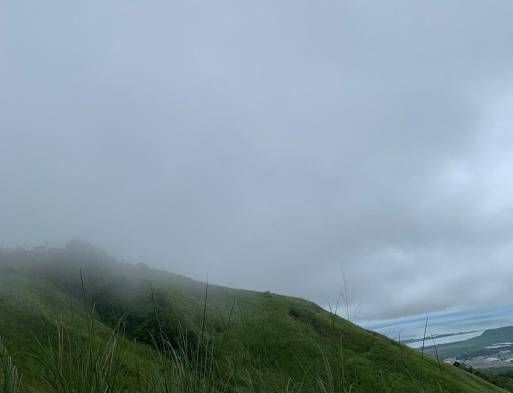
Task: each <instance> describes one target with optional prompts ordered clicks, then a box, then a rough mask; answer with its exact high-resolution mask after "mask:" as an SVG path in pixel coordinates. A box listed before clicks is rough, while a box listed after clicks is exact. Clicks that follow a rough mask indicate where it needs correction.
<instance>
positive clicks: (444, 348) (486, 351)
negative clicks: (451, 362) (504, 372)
mask: <svg viewBox="0 0 513 393" xmlns="http://www.w3.org/2000/svg"><path fill="white" fill-rule="evenodd" d="M507 342H512V343H513V326H507V327H501V328H498V329H490V330H486V331H485V332H484V333H483V334H482V335H480V336H478V337H473V338H470V339H468V340H463V341H457V342H453V343H448V344H441V345H437V348H436V349H437V352H438V355H439V356H440V358H441V359H444V358H457V359H472V358H475V357H478V356H496V355H497V354H498V352H500V351H501V350H512V349H513V346H510V347H501V348H486V347H490V346H494V344H499V343H507ZM425 350H426V352H428V353H431V354H433V355H434V354H435V350H434V347H433V346H430V347H426V349H425ZM511 357H513V354H512V355H511Z"/></svg>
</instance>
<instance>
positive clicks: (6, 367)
mask: <svg viewBox="0 0 513 393" xmlns="http://www.w3.org/2000/svg"><path fill="white" fill-rule="evenodd" d="M0 362H1V369H0V371H1V373H0V380H1V381H2V388H3V393H17V392H18V391H19V390H20V383H21V378H20V376H19V374H18V369H17V368H16V365H15V364H14V361H13V359H12V357H11V355H10V354H9V352H8V351H7V348H6V346H5V345H4V343H3V340H2V339H1V338H0Z"/></svg>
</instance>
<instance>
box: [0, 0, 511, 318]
mask: <svg viewBox="0 0 513 393" xmlns="http://www.w3.org/2000/svg"><path fill="white" fill-rule="evenodd" d="M512 18H513V3H512V2H511V1H508V0H503V1H498V0H489V1H481V0H479V1H478V0H465V1H455V0H444V1H424V2H420V1H419V2H413V1H409V0H408V1H407V0H404V1H400V0H391V1H386V2H384V1H369V0H336V1H330V0H327V1H314V0H293V1H292V0H282V1H276V0H273V1H271V0H258V1H256V0H255V1H240V0H237V1H235V0H233V1H226V0H219V1H194V0H187V1H173V0H166V1H159V0H144V1H142V0H123V1H121V0H112V1H110V0H107V1H105V0H102V1H99V0H90V1H83V2H74V1H69V0H48V1H35V0H0V187H1V193H0V243H1V244H3V245H5V246H19V245H21V246H34V245H39V244H44V243H45V242H49V243H50V244H53V245H61V244H63V243H64V242H65V241H66V240H68V239H70V238H75V237H79V238H82V239H85V240H88V241H90V242H92V243H94V244H96V245H98V246H100V247H103V248H105V249H107V250H109V251H110V252H112V253H113V254H114V255H117V256H119V257H121V258H125V259H126V260H129V261H133V262H139V261H144V262H146V263H148V264H149V265H152V266H156V267H160V268H166V269H168V270H171V271H174V272H178V273H182V274H186V275H189V276H191V277H194V278H197V279H204V278H205V277H206V276H207V274H208V275H209V279H210V281H212V282H216V283H219V284H224V285H229V286H235V287H243V288H251V289H259V290H271V291H275V292H280V293H285V294H290V295H296V296H302V297H306V298H309V299H312V300H314V301H316V302H319V303H324V302H325V301H326V299H332V300H333V299H334V298H335V297H336V293H337V291H338V290H339V288H340V282H341V278H340V275H341V272H344V274H345V276H346V278H347V280H348V282H349V283H350V285H351V292H352V294H353V297H354V301H355V303H358V304H361V305H363V311H362V317H365V318H385V317H397V316H404V315H409V314H415V313H422V312H428V311H431V312H433V311H436V310H442V309H444V308H447V307H451V306H458V307H463V306H466V305H470V304H476V303H477V304H478V305H487V304H495V303H504V301H505V299H508V298H509V297H510V296H511V293H510V288H511V280H512V279H513V184H512V173H513V133H512V132H511V130H512V126H513V114H512V111H511V108H513V51H512V50H511V47H512V43H513V24H512V23H511V20H512Z"/></svg>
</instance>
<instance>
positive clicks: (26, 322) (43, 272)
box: [0, 242, 504, 393]
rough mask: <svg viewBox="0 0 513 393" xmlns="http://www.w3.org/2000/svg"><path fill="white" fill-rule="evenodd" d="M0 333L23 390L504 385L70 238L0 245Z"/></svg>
mask: <svg viewBox="0 0 513 393" xmlns="http://www.w3.org/2000/svg"><path fill="white" fill-rule="evenodd" d="M56 326H58V327H59V330H58V329H57V328H56ZM58 332H59V333H58ZM115 332H117V333H115ZM113 334H114V336H113ZM0 336H2V337H3V342H4V343H5V350H2V348H1V345H0V357H3V359H4V360H5V359H8V358H9V356H11V357H12V358H13V360H14V362H15V364H16V365H17V368H18V372H19V374H21V375H22V379H21V381H22V384H23V386H24V389H25V390H23V391H27V392H28V391H34V392H35V391H37V392H42V393H54V392H55V393H56V392H59V393H70V392H88V393H91V392H92V393H96V392H100V391H104V392H107V393H117V392H132V391H133V392H140V393H146V392H150V391H151V392H156V393H160V392H163V393H167V392H177V393H178V392H180V393H184V392H189V391H190V392H193V391H194V392H196V393H201V392H207V391H208V392H211V393H215V392H266V393H273V392H296V393H299V392H325V393H328V392H331V393H335V392H344V393H349V392H351V393H376V392H394V393H401V392H404V393H412V392H433V393H434V392H437V393H440V392H443V393H465V392H468V393H483V392H484V393H487V392H489V393H494V392H497V393H498V392H504V390H502V389H500V388H497V387H495V386H493V385H491V384H489V383H488V382H486V381H484V380H482V379H480V378H478V377H476V376H474V375H472V374H470V373H466V372H464V371H462V370H460V369H458V368H457V367H453V366H449V365H446V364H439V363H437V361H436V360H435V359H434V358H432V357H428V356H422V355H421V354H419V353H418V352H416V351H414V350H412V349H410V348H408V347H406V346H404V345H402V344H399V343H396V342H394V341H393V340H391V339H388V338H386V337H384V336H382V335H380V334H377V333H373V332H370V331H367V330H364V329H362V328H360V327H358V326H356V325H354V324H352V323H351V322H348V321H346V320H344V319H341V318H339V317H337V316H335V315H332V314H330V313H329V312H327V311H325V310H324V309H322V308H321V307H319V306H317V305H315V304H313V303H311V302H308V301H305V300H302V299H298V298H291V297H286V296H281V295H277V294H273V293H269V292H264V293H262V292H254V291H246V290H238V289H231V288H225V287H221V286H217V285H208V288H207V285H206V284H205V283H202V282H198V281H194V280H191V279H188V278H186V277H182V276H179V275H176V274H172V273H168V272H165V271H159V270H154V269H151V268H149V267H148V266H146V265H144V264H137V265H131V264H125V263H120V262H119V261H117V260H115V259H113V258H111V257H109V256H108V255H107V254H106V253H105V252H103V251H100V250H97V249H95V248H94V247H90V246H88V245H87V244H83V243H81V242H73V243H70V244H69V246H68V247H67V248H66V249H46V248H38V249H34V250H23V249H18V250H6V249H4V250H0ZM91 337H92V338H91ZM112 337H117V339H116V341H115V345H114V344H112V343H113V341H112V340H113V339H112ZM501 340H502V339H501ZM119 348H122V350H121V351H122V352H121V354H119V355H118V351H120V349H119ZM166 351H167V352H166ZM114 353H116V355H114ZM163 353H164V355H162V354H163ZM444 353H445V352H444ZM2 354H3V355H2ZM95 354H99V355H98V356H96V355H95ZM63 359H64V360H63ZM3 364H4V365H5V364H7V363H6V362H4V363H3ZM163 364H166V366H165V367H164V366H163ZM5 370H6V369H5V368H4V374H6V373H8V372H7V371H5ZM0 373H1V372H0ZM98 375H100V376H101V378H96V377H97V376H98ZM155 375H157V377H154V376H155ZM170 375H171V376H172V377H170ZM93 376H96V377H94V378H93ZM120 376H122V377H120ZM2 378H3V379H4V380H5V375H4V376H3V377H2V376H0V383H1V381H2ZM95 378H96V379H95ZM93 379H94V380H93ZM141 381H143V383H141ZM148 381H150V382H148ZM151 381H152V382H151ZM167 381H171V382H170V383H169V384H167ZM178 381H179V382H180V383H179V384H178ZM1 386H4V385H1ZM70 386H76V390H73V389H71V388H70ZM152 389H153V390H152ZM166 389H167V390H166Z"/></svg>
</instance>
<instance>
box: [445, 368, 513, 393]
mask: <svg viewBox="0 0 513 393" xmlns="http://www.w3.org/2000/svg"><path fill="white" fill-rule="evenodd" d="M454 365H455V366H456V367H458V368H461V369H462V370H465V371H466V372H469V373H471V374H474V375H477V376H478V377H479V378H483V379H485V380H487V381H488V382H490V383H492V384H494V385H496V386H499V387H501V388H503V389H505V390H507V391H508V392H513V370H509V371H504V372H501V373H499V374H495V373H490V372H488V371H487V372H484V371H479V370H476V369H473V368H472V367H468V366H466V365H465V364H464V363H459V362H457V363H454Z"/></svg>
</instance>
